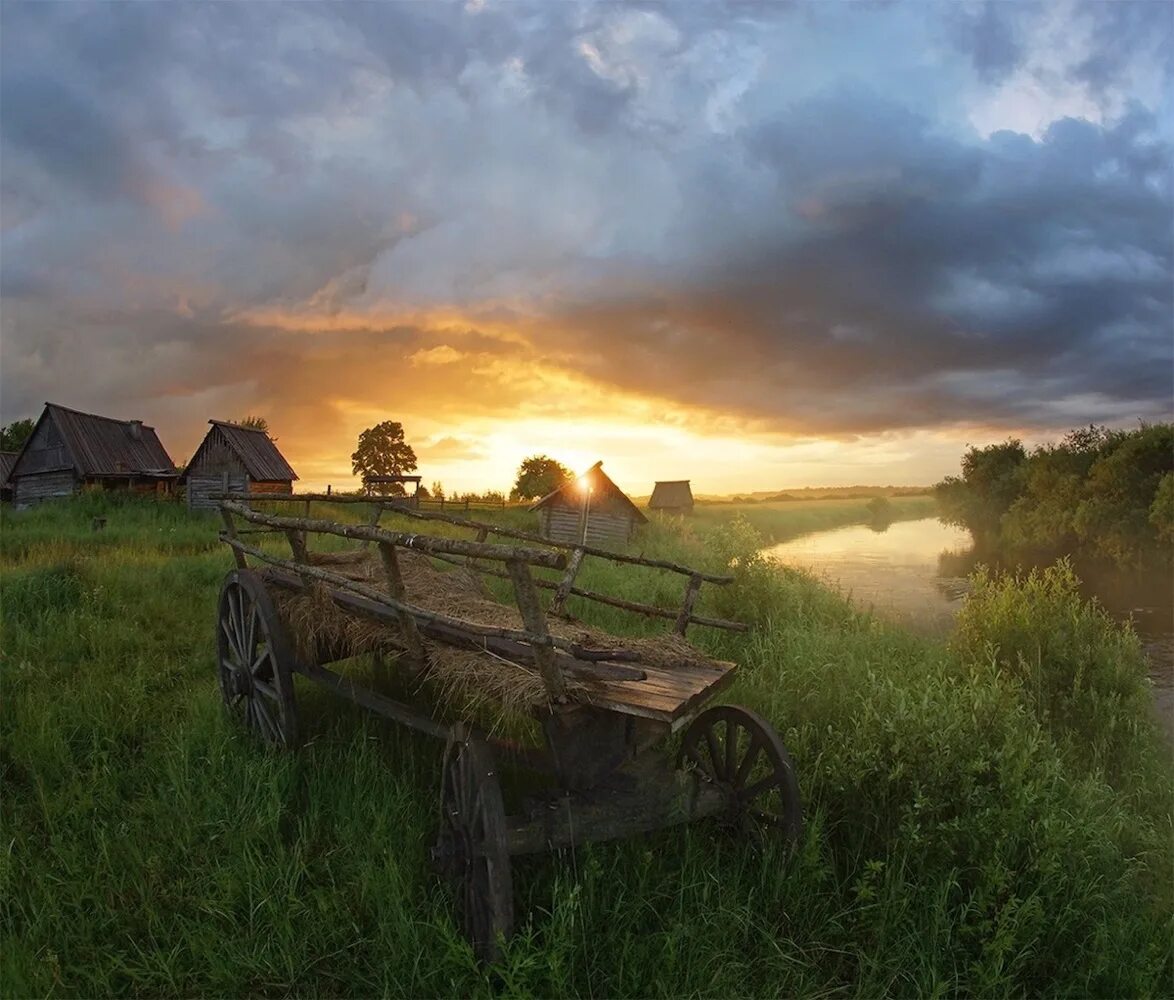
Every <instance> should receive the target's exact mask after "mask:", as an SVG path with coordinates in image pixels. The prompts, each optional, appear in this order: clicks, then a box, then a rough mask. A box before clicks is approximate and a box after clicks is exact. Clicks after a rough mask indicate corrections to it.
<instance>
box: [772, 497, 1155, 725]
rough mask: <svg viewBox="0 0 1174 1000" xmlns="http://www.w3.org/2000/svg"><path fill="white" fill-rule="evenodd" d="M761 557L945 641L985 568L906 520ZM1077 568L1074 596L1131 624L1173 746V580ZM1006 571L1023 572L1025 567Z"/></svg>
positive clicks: (788, 545)
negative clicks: (806, 573) (1077, 584)
mask: <svg viewBox="0 0 1174 1000" xmlns="http://www.w3.org/2000/svg"><path fill="white" fill-rule="evenodd" d="M764 554H765V555H766V556H767V557H769V558H771V559H774V560H776V561H778V562H780V563H782V564H783V565H787V566H791V567H795V568H798V569H803V570H807V571H810V572H812V573H814V574H815V575H816V576H817V577H818V578H819V579H821V580H824V581H826V583H827V584H828V585H829V586H831V587H834V588H835V589H837V590H838V591H840V592H841V593H842V594H844V596H845V597H847V598H849V599H850V600H851V601H852V602H853V603H854V604H855V605H856V606H857V607H859V608H861V609H863V610H866V611H867V610H873V611H875V613H876V614H877V615H879V616H880V617H882V618H885V619H886V620H890V621H893V622H896V623H898V624H901V625H903V626H906V627H908V628H911V629H913V630H914V631H917V632H919V633H921V634H924V635H927V636H931V637H943V638H944V637H946V636H948V635H949V634H950V633H951V632H952V631H953V630H954V627H955V625H956V621H957V616H958V613H959V612H960V611H961V610H962V608H963V607H964V604H965V600H966V597H967V595H968V594H969V592H970V588H971V580H970V574H972V573H973V572H974V570H975V569H977V568H978V566H979V565H982V564H985V563H989V562H991V560H990V559H989V558H984V557H983V556H981V555H980V554H978V553H976V552H975V551H974V547H973V540H972V539H971V537H970V533H969V532H968V531H966V530H965V529H963V528H959V527H956V526H953V525H949V524H946V523H944V522H942V521H939V520H937V519H936V518H926V519H923V520H917V521H905V522H902V523H899V524H894V525H891V526H889V527H888V528H886V529H885V530H883V531H877V530H874V529H873V528H868V527H864V526H853V527H845V528H837V529H832V530H830V531H823V532H818V533H815V534H810V535H804V536H801V537H799V538H795V539H791V540H790V541H787V542H783V543H780V544H776V545H772V546H768V547H767V548H766V549H765V550H764ZM1092 569H1093V568H1091V567H1088V566H1084V565H1081V564H1076V575H1077V576H1078V577H1079V578H1080V590H1081V593H1082V595H1083V596H1084V597H1085V598H1086V599H1090V600H1096V601H1097V603H1098V604H1100V605H1101V606H1102V607H1103V608H1104V609H1105V610H1106V611H1107V612H1108V613H1109V614H1110V615H1111V616H1112V617H1113V618H1114V619H1115V620H1117V621H1118V622H1121V623H1123V624H1124V623H1126V622H1129V623H1130V624H1131V625H1132V627H1133V628H1134V629H1135V631H1136V632H1137V635H1138V638H1139V639H1140V641H1141V644H1142V648H1143V650H1144V652H1145V654H1146V657H1147V659H1148V661H1149V670H1150V676H1151V678H1152V680H1153V684H1154V698H1155V710H1156V712H1157V716H1158V719H1159V721H1160V723H1161V725H1162V727H1163V729H1164V730H1165V732H1166V734H1167V737H1168V738H1169V739H1170V740H1171V741H1174V594H1172V593H1171V582H1170V580H1169V579H1168V578H1164V577H1161V576H1153V575H1151V576H1150V577H1147V576H1146V575H1145V574H1142V573H1141V572H1139V571H1124V570H1114V569H1112V568H1109V569H1106V568H1102V569H1101V571H1100V572H1099V573H1096V572H1093V571H1092ZM1012 571H1014V572H1017V573H1019V574H1021V575H1022V574H1025V573H1026V572H1027V571H1028V568H1024V567H1019V566H1015V567H1013V568H1012Z"/></svg>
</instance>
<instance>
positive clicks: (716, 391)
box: [560, 90, 1174, 432]
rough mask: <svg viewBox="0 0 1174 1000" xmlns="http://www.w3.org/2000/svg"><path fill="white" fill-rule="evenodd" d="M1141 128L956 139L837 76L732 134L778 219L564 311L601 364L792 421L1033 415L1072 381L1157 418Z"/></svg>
mask: <svg viewBox="0 0 1174 1000" xmlns="http://www.w3.org/2000/svg"><path fill="white" fill-rule="evenodd" d="M1155 124H1156V123H1155V122H1154V121H1153V119H1152V117H1150V116H1148V115H1146V114H1145V113H1143V112H1141V111H1136V112H1135V113H1134V114H1133V115H1131V116H1130V117H1128V118H1126V119H1125V120H1123V121H1122V122H1120V123H1119V124H1118V125H1116V126H1115V127H1113V128H1109V129H1103V128H1100V127H1098V126H1095V125H1092V124H1090V123H1088V122H1081V121H1074V120H1062V121H1059V122H1057V123H1055V124H1054V125H1053V126H1052V127H1051V128H1050V129H1049V130H1048V132H1047V133H1046V134H1045V135H1044V136H1043V137H1042V138H1041V139H1040V140H1039V141H1038V142H1037V141H1033V140H1031V139H1029V138H1027V137H1025V136H1017V135H1011V134H996V135H995V136H993V137H991V139H990V140H989V141H988V142H986V143H983V144H963V143H961V142H959V141H958V140H957V139H954V138H950V137H947V136H943V135H940V134H936V133H935V132H934V130H933V129H932V128H931V127H930V125H929V123H928V122H926V121H925V120H924V119H920V118H918V117H917V116H916V115H912V114H910V113H909V112H907V111H906V110H905V109H903V108H901V107H899V106H894V105H892V104H891V103H888V102H885V101H883V100H881V99H879V98H877V97H876V96H875V95H870V94H868V93H865V92H861V91H859V90H853V91H841V92H839V93H836V94H833V95H830V96H827V97H824V98H820V99H818V100H816V101H813V102H811V103H810V104H808V105H805V106H801V107H799V108H796V109H795V110H794V111H793V112H792V113H791V114H789V115H788V116H786V117H784V118H780V119H779V120H777V121H774V122H770V123H766V124H764V125H762V126H759V127H755V128H753V129H751V130H749V131H748V133H747V135H746V147H747V149H748V150H749V151H750V153H751V155H753V156H754V157H756V158H757V159H758V160H759V161H760V162H762V163H763V164H764V165H766V166H767V167H768V168H769V169H770V171H771V172H772V174H773V175H774V176H775V178H776V180H777V185H776V188H775V193H776V201H775V203H774V206H773V210H774V218H775V222H776V225H775V227H774V230H773V231H772V232H770V233H768V234H767V235H765V236H764V237H761V238H759V239H758V240H757V241H756V242H755V243H753V244H752V245H748V246H745V247H743V248H742V249H741V251H739V252H734V253H733V254H732V255H731V256H729V257H728V258H727V259H725V260H723V261H722V262H721V263H720V264H710V265H708V266H703V267H701V268H699V269H698V270H696V271H694V272H693V273H691V274H690V275H689V276H688V279H687V280H686V281H684V282H682V283H680V284H679V285H678V286H676V287H671V288H668V289H663V288H662V289H660V290H658V292H657V293H656V295H655V296H649V297H647V298H643V297H640V296H633V297H629V298H627V299H625V300H622V301H614V302H610V303H606V304H598V303H596V304H594V305H580V306H578V307H575V306H571V307H568V308H567V309H566V310H565V312H564V313H563V315H562V316H560V320H561V321H562V322H564V323H568V324H571V325H572V328H573V329H575V331H576V333H577V334H578V335H580V336H582V335H585V334H589V335H590V336H591V338H592V339H593V341H594V342H595V344H596V350H595V352H594V355H593V361H592V370H593V371H594V373H595V374H597V375H599V376H600V377H602V378H605V379H607V380H608V381H612V382H619V383H621V384H626V385H627V386H629V387H630V388H633V389H639V390H643V391H655V392H658V393H663V394H666V395H671V394H680V389H679V388H677V387H681V386H686V387H688V389H687V394H688V398H690V399H691V400H692V401H694V402H696V403H700V404H705V405H711V406H714V407H717V408H740V409H742V410H744V411H750V412H754V413H755V414H757V415H761V416H767V417H772V418H774V419H776V420H778V421H780V422H781V423H783V424H785V425H787V426H790V427H793V428H796V429H802V430H825V431H826V430H836V431H844V432H847V431H861V430H878V429H883V428H889V427H898V426H914V425H918V424H923V423H930V422H935V423H936V422H948V421H952V420H959V421H961V420H982V419H985V420H994V421H996V422H997V421H1000V420H1002V421H1006V422H1008V423H1012V424H1013V423H1016V422H1028V423H1031V424H1035V425H1044V426H1047V425H1049V424H1051V423H1053V422H1055V421H1056V420H1057V419H1059V422H1061V423H1062V422H1063V419H1064V418H1063V417H1061V416H1060V414H1062V413H1063V412H1064V411H1063V406H1062V405H1059V404H1061V403H1062V401H1063V400H1066V399H1071V398H1076V397H1081V398H1085V399H1086V404H1085V405H1086V406H1087V407H1088V413H1089V415H1090V419H1092V418H1106V419H1111V418H1114V417H1118V416H1119V415H1120V414H1121V413H1128V412H1130V411H1131V410H1136V411H1137V412H1138V413H1139V414H1144V415H1148V416H1154V415H1159V414H1162V413H1164V412H1167V411H1168V409H1169V407H1170V402H1171V395H1172V389H1174V386H1172V382H1171V378H1172V372H1171V350H1172V344H1171V279H1170V275H1171V273H1172V268H1174V253H1172V246H1171V241H1172V237H1171V228H1170V219H1171V217H1172V212H1174V204H1172V202H1171V192H1170V178H1169V175H1168V172H1167V170H1166V164H1167V163H1168V162H1169V155H1170V149H1169V147H1168V146H1166V145H1164V144H1162V143H1160V142H1157V141H1156V140H1155V139H1153V138H1152V129H1153V127H1154V126H1155ZM714 221H717V220H716V217H715V219H714ZM718 224H719V225H720V222H719V223H718Z"/></svg>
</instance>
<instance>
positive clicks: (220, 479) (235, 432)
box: [181, 420, 298, 510]
mask: <svg viewBox="0 0 1174 1000" xmlns="http://www.w3.org/2000/svg"><path fill="white" fill-rule="evenodd" d="M208 423H210V424H211V425H212V426H211V427H210V428H209V429H208V433H207V434H206V435H204V440H203V441H202V442H200V447H198V448H197V449H196V453H195V454H194V455H193V456H192V460H191V461H190V462H188V464H187V468H186V469H184V471H183V476H182V477H181V482H182V483H184V484H185V485H186V486H187V504H188V509H189V510H214V509H215V508H216V501H215V500H213V499H211V497H212V495H213V494H217V493H228V492H233V493H292V492H293V481H294V480H295V479H297V478H298V474H297V473H296V472H294V470H293V468H292V467H291V466H290V464H289V462H287V461H286V460H285V456H284V455H282V454H281V452H280V451H278V450H277V445H276V444H274V443H273V439H272V438H270V437H269V435H268V434H266V433H265V432H264V431H263V430H261V429H259V428H256V427H244V426H242V425H241V424H234V423H230V422H229V421H227V420H209V421H208Z"/></svg>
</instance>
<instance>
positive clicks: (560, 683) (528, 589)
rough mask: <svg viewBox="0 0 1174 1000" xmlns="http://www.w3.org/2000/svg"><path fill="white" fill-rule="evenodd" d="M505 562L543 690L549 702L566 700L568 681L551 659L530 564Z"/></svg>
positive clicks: (548, 637) (547, 637)
mask: <svg viewBox="0 0 1174 1000" xmlns="http://www.w3.org/2000/svg"><path fill="white" fill-rule="evenodd" d="M505 565H506V569H508V570H509V574H510V579H511V580H512V581H513V584H514V596H515V598H516V599H517V602H518V611H519V612H521V615H522V621H523V623H524V624H525V626H526V631H527V632H529V633H530V635H529V642H530V645H531V646H532V648H533V650H534V662H535V663H536V664H537V665H538V672H539V673H540V674H541V675H542V680H543V683H544V684H545V685H546V693H547V695H548V696H549V697H550V700H551V701H554V702H560V703H562V702H565V701H566V700H567V682H566V680H565V679H564V677H563V675H562V671H561V670H559V668H558V666H557V664H555V662H554V645H553V643H551V641H550V636H549V635H548V634H547V631H546V615H545V614H544V613H543V611H542V602H541V601H539V599H538V588H537V587H535V586H534V578H533V577H532V576H531V575H530V567H529V566H528V565H527V564H526V563H524V562H522V561H521V560H520V559H510V560H508V561H507V562H506V564H505Z"/></svg>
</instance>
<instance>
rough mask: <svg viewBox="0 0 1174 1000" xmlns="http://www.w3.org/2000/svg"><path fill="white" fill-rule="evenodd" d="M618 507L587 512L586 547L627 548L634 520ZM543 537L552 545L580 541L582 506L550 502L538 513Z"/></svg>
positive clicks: (593, 509)
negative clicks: (621, 546) (549, 540)
mask: <svg viewBox="0 0 1174 1000" xmlns="http://www.w3.org/2000/svg"><path fill="white" fill-rule="evenodd" d="M617 508H618V505H615V506H613V505H610V504H608V505H604V506H601V507H594V506H593V507H592V508H591V509H590V510H588V512H587V538H586V540H585V541H586V543H587V544H588V545H597V546H599V547H601V548H608V547H614V546H616V545H626V544H627V542H628V541H629V539H631V537H632V533H633V532H634V531H635V530H636V522H635V520H634V519H633V518H632V517H631V516H630V515H629V514H628V513H627V512H626V511H623V510H621V509H617ZM539 515H540V520H539V523H540V524H541V526H542V534H543V536H544V537H546V538H549V539H551V540H552V541H555V542H570V543H572V544H574V543H578V542H583V541H584V538H583V507H582V505H581V504H569V503H566V504H564V503H551V504H548V505H547V506H545V507H543V508H542V509H541V511H540V512H539Z"/></svg>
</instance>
